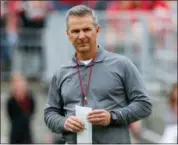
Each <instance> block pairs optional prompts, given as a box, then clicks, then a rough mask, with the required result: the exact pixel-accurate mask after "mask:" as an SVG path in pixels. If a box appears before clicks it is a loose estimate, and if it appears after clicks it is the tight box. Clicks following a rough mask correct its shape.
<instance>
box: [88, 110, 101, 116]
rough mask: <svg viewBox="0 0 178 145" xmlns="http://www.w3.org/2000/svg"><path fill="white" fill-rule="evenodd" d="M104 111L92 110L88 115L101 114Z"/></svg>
mask: <svg viewBox="0 0 178 145" xmlns="http://www.w3.org/2000/svg"><path fill="white" fill-rule="evenodd" d="M103 112H104V110H103V109H98V110H92V111H91V112H89V113H88V116H90V115H93V114H101V113H103Z"/></svg>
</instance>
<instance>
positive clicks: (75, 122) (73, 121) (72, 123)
mask: <svg viewBox="0 0 178 145" xmlns="http://www.w3.org/2000/svg"><path fill="white" fill-rule="evenodd" d="M68 122H69V124H71V125H73V126H75V127H77V128H79V129H83V128H84V126H83V125H81V124H80V123H79V122H77V121H76V120H73V119H69V120H68Z"/></svg>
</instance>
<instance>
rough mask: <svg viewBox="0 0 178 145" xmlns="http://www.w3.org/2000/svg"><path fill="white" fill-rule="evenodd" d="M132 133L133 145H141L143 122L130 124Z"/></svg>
mask: <svg viewBox="0 0 178 145" xmlns="http://www.w3.org/2000/svg"><path fill="white" fill-rule="evenodd" d="M130 131H131V136H132V143H134V144H137V143H140V139H141V138H140V137H141V132H142V120H139V121H136V122H133V123H131V124H130Z"/></svg>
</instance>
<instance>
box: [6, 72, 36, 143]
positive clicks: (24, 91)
mask: <svg viewBox="0 0 178 145" xmlns="http://www.w3.org/2000/svg"><path fill="white" fill-rule="evenodd" d="M11 81H12V82H11V85H12V91H11V93H10V98H9V99H8V101H7V114H8V118H9V121H10V125H11V128H10V137H9V143H15V144H20V143H22V144H28V143H33V141H32V134H31V126H30V122H31V119H32V115H33V114H34V111H35V102H34V99H33V97H34V96H33V94H32V92H31V91H29V90H28V88H27V87H28V84H27V80H26V79H25V77H24V76H22V75H21V74H20V73H14V74H13V75H12V80H11Z"/></svg>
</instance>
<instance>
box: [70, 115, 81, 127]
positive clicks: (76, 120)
mask: <svg viewBox="0 0 178 145" xmlns="http://www.w3.org/2000/svg"><path fill="white" fill-rule="evenodd" d="M71 119H72V120H73V121H75V122H77V123H79V124H80V125H81V126H84V122H83V121H82V120H80V119H79V118H77V117H76V116H72V117H71Z"/></svg>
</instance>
